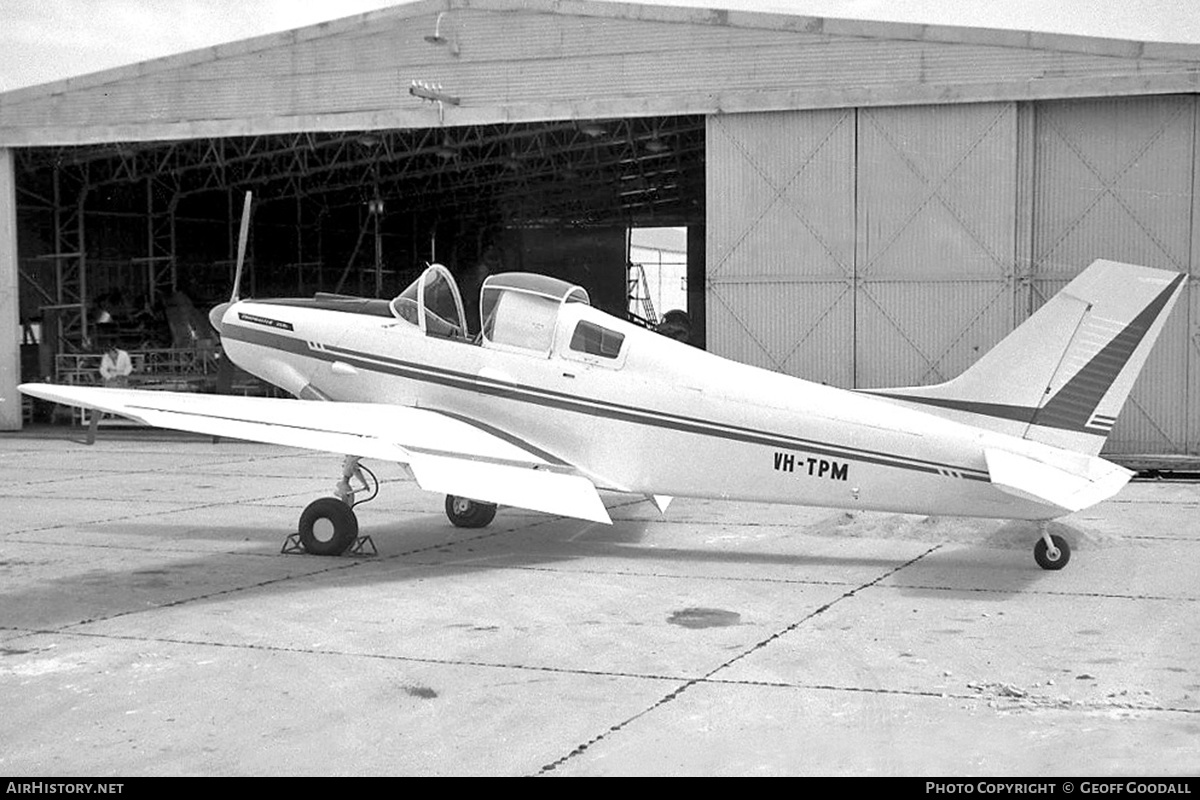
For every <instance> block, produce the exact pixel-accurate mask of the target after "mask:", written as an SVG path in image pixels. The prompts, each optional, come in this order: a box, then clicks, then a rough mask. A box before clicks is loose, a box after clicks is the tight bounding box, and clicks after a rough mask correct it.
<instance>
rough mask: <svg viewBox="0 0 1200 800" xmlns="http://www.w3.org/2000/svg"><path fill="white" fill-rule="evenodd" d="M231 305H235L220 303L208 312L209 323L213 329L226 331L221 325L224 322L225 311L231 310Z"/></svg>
mask: <svg viewBox="0 0 1200 800" xmlns="http://www.w3.org/2000/svg"><path fill="white" fill-rule="evenodd" d="M231 305H233V303H220V304H218V305H215V306H213V309H212V311H209V312H208V323H209V324H210V325H212V326H213V330H215V331H216V332H217V333H220V334H224V333H225V331H223V330H222V329H221V327H222V325H223V324H224V320H225V312H226V311H228V310H229V307H230V306H231Z"/></svg>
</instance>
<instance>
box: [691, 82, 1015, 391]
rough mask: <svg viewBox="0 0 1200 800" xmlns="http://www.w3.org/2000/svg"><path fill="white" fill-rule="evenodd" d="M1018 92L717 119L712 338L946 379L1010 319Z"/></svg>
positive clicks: (755, 354)
mask: <svg viewBox="0 0 1200 800" xmlns="http://www.w3.org/2000/svg"><path fill="white" fill-rule="evenodd" d="M1016 120H1017V114H1016V106H1015V104H1013V103H996V104H974V105H955V106H929V107H903V108H878V109H874V108H873V109H839V110H833V111H804V112H784V113H775V114H743V115H733V116H723V117H710V118H709V123H708V170H709V173H708V187H709V190H708V191H709V197H708V233H709V243H708V253H707V259H708V292H709V300H708V309H709V311H708V314H709V316H708V325H709V329H708V331H709V333H708V337H709V338H708V341H709V346H710V348H711V349H712V350H713V351H714V352H717V353H720V354H722V355H726V356H729V357H731V358H735V359H737V360H741V361H746V362H748V363H752V364H756V365H759V366H763V367H766V368H768V369H773V370H777V371H780V372H786V373H788V374H792V375H797V376H800V377H805V378H807V379H810V380H818V381H823V382H826V383H830V384H833V385H836V386H842V387H880V386H896V385H906V384H918V383H936V382H939V381H942V380H945V379H948V378H950V377H953V376H954V375H955V374H957V373H958V372H961V371H962V370H963V369H964V368H965V367H966V366H968V365H969V364H971V363H972V362H973V361H974V360H975V359H976V358H978V356H979V355H980V354H981V353H982V352H983V351H985V350H986V349H987V348H988V347H990V346H991V345H993V344H994V343H995V342H997V341H999V339H1000V338H1002V337H1003V336H1004V334H1005V333H1007V332H1008V331H1009V330H1011V328H1012V324H1013V321H1014V314H1015V309H1014V300H1015V296H1016V293H1015V292H1014V280H1013V275H1012V265H1013V263H1014V261H1015V224H1014V220H1015V208H1016V201H1015V193H1016V142H1017V137H1016Z"/></svg>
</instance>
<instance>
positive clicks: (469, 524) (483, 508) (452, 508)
mask: <svg viewBox="0 0 1200 800" xmlns="http://www.w3.org/2000/svg"><path fill="white" fill-rule="evenodd" d="M446 516H447V517H449V518H450V521H451V522H452V523H454V527H456V528H486V527H487V526H488V524H489V523H491V521H492V520H493V519H495V518H496V505H495V503H480V502H478V501H475V500H468V499H467V498H465V497H455V496H454V495H452V494H448V495H446Z"/></svg>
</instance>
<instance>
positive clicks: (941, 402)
mask: <svg viewBox="0 0 1200 800" xmlns="http://www.w3.org/2000/svg"><path fill="white" fill-rule="evenodd" d="M1185 278H1186V276H1185V275H1183V274H1181V273H1175V272H1167V271H1164V270H1157V269H1150V268H1148V267H1139V266H1135V265H1132V264H1121V263H1118V262H1115V261H1103V260H1099V261H1095V262H1093V263H1092V265H1091V266H1090V267H1088V268H1087V269H1085V270H1084V271H1083V272H1082V273H1080V274H1079V276H1078V277H1076V278H1075V280H1073V281H1071V282H1070V283H1069V284H1067V286H1066V287H1065V288H1064V289H1063V290H1062V291H1061V292H1059V293H1058V294H1056V295H1055V296H1054V297H1052V298H1051V299H1050V300H1049V301H1048V302H1047V303H1046V304H1045V305H1043V306H1042V307H1041V308H1040V309H1038V310H1037V312H1036V313H1034V314H1033V316H1031V317H1030V318H1029V319H1027V320H1026V321H1025V322H1024V323H1022V324H1021V325H1020V326H1019V327H1018V328H1017V329H1016V330H1014V331H1013V332H1012V333H1010V334H1009V335H1008V336H1007V337H1005V338H1004V339H1003V340H1002V341H1001V342H1000V343H999V344H997V345H996V346H995V347H994V348H992V350H990V351H989V352H988V353H987V354H986V355H984V356H983V358H981V359H979V361H977V362H976V363H975V364H974V365H972V366H971V367H970V368H969V369H968V370H967V371H966V372H964V373H963V374H962V375H959V376H958V377H957V378H955V379H953V380H951V381H948V382H946V383H942V384H938V385H936V386H914V387H908V388H903V389H878V390H872V392H871V393H872V394H876V395H880V396H882V397H888V398H891V399H895V400H900V401H903V402H905V403H913V404H916V405H918V406H919V407H921V408H923V409H924V410H926V411H929V412H931V413H936V414H939V415H941V416H945V417H947V418H950V419H954V420H957V421H960V422H965V423H968V424H970V425H975V426H976V427H981V428H987V429H989V430H995V431H1000V432H1002V433H1007V434H1010V435H1012V436H1018V437H1021V438H1024V439H1029V440H1032V441H1036V442H1041V443H1043V444H1048V445H1052V446H1054V447H1060V448H1065V449H1068V450H1073V451H1075V452H1078V453H1083V454H1087V455H1095V454H1097V453H1099V452H1100V448H1101V447H1102V446H1103V444H1104V441H1105V439H1107V438H1108V434H1109V432H1110V431H1111V430H1112V427H1113V424H1114V423H1115V422H1116V420H1117V415H1118V414H1119V413H1120V412H1121V407H1122V406H1123V405H1124V404H1125V399H1126V398H1127V397H1128V396H1129V392H1130V390H1131V389H1132V388H1133V383H1134V380H1136V378H1137V376H1138V373H1139V372H1140V371H1141V369H1142V366H1143V365H1144V364H1145V363H1146V358H1147V356H1149V354H1150V349H1151V348H1152V347H1153V346H1154V342H1155V340H1156V339H1157V338H1158V334H1159V332H1160V331H1161V330H1162V327H1163V324H1164V323H1165V322H1166V320H1167V317H1168V316H1169V315H1170V313H1171V309H1172V308H1173V307H1174V305H1175V302H1176V301H1177V300H1178V299H1179V295H1180V293H1181V292H1182V290H1183V284H1184V280H1185Z"/></svg>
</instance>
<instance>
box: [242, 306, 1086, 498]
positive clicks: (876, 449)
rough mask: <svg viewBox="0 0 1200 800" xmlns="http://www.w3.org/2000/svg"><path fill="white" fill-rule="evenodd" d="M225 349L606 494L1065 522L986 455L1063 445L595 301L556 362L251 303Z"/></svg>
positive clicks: (325, 392) (311, 392)
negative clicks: (813, 375) (442, 423)
mask: <svg viewBox="0 0 1200 800" xmlns="http://www.w3.org/2000/svg"><path fill="white" fill-rule="evenodd" d="M580 319H587V320H595V321H597V322H598V323H599V324H603V325H604V326H605V327H606V328H608V329H610V330H615V331H619V332H620V334H622V335H623V336H624V337H625V339H624V345H623V346H622V348H621V354H620V356H619V357H618V358H609V359H603V358H597V357H592V356H587V355H583V354H580V353H577V352H573V351H572V350H571V349H570V348H569V347H568V342H569V337H570V330H571V329H572V327H573V326H574V325H575V324H576V323H577V322H578V320H580ZM223 343H224V346H225V349H226V352H227V353H228V354H229V356H230V357H231V358H232V359H233V360H234V361H235V362H236V363H237V364H238V365H239V366H241V367H242V368H244V369H246V370H247V371H249V372H251V373H253V374H255V375H257V376H259V377H261V378H263V379H265V380H267V381H270V382H271V383H274V384H276V385H278V386H280V387H281V388H283V389H285V390H287V391H289V392H292V393H293V394H296V395H298V396H302V397H321V398H325V399H329V400H334V401H352V402H371V403H394V404H402V405H408V406H419V407H421V408H427V409H432V410H436V411H439V412H443V413H445V414H448V415H451V416H455V417H459V418H462V419H465V420H469V421H471V422H472V423H473V424H475V425H477V426H479V427H481V428H483V429H485V430H487V431H488V432H490V433H493V434H497V435H500V436H502V437H505V438H509V439H511V440H512V441H514V442H515V443H518V444H520V445H521V446H522V447H525V448H526V449H529V450H533V451H534V452H537V453H538V454H540V455H542V456H543V457H545V458H547V459H548V460H551V461H561V462H563V463H565V464H569V465H572V466H573V467H575V468H577V469H578V470H579V471H580V472H582V473H583V474H584V475H586V476H587V477H589V478H590V479H591V480H592V481H593V482H595V483H596V485H597V486H598V487H600V488H608V489H615V490H619V491H625V492H635V493H638V494H644V495H666V496H681V497H708V498H722V499H729V500H753V501H765V502H773V503H789V504H797V505H817V506H830V507H838V508H847V509H872V510H889V511H897V512H910V513H922V514H949V515H962V516H979V517H996V518H1016V519H1047V518H1051V517H1054V516H1058V515H1059V514H1061V513H1063V511H1062V510H1061V509H1056V508H1054V507H1051V506H1047V505H1043V504H1040V503H1036V502H1033V501H1031V500H1025V499H1022V498H1019V497H1016V496H1013V495H1012V494H1008V493H1005V492H1002V491H1000V490H999V489H997V488H995V487H994V486H993V485H992V483H991V482H990V480H989V477H988V468H987V463H986V461H985V456H984V448H985V447H993V448H995V447H999V448H1002V449H1005V450H1008V451H1011V452H1015V453H1021V454H1027V455H1030V456H1032V457H1044V456H1046V455H1047V454H1048V453H1049V451H1051V450H1053V448H1048V447H1047V446H1045V445H1039V444H1037V443H1034V442H1029V441H1026V440H1024V439H1020V438H1016V437H1013V436H1008V435H1005V434H1000V433H995V432H991V431H987V430H983V429H979V428H975V427H972V426H969V425H964V424H961V423H956V422H951V421H948V420H945V419H942V418H939V417H937V416H934V415H931V414H926V413H923V412H920V411H915V410H912V409H909V408H905V407H902V406H900V405H899V404H897V403H894V402H892V401H889V400H884V399H880V398H876V397H871V396H868V395H863V394H859V393H855V392H851V391H846V390H842V389H837V388H833V387H828V386H822V385H818V384H814V383H810V382H808V381H804V380H801V379H798V378H793V377H790V376H785V375H780V374H778V373H773V372H769V371H766V370H762V369H758V368H755V367H750V366H747V365H744V364H738V363H736V362H732V361H729V360H727V359H724V358H721V357H719V356H715V355H712V354H709V353H706V352H703V351H701V350H698V349H696V348H693V347H689V346H687V345H684V344H681V343H678V342H675V341H672V340H670V339H667V338H665V337H662V336H659V335H658V334H655V333H653V332H651V331H647V330H645V329H642V328H639V327H637V326H634V325H631V324H629V323H626V322H623V321H621V320H617V319H615V318H613V317H611V316H608V315H606V314H604V313H602V312H600V311H598V310H596V309H594V308H591V307H590V306H587V305H585V304H582V303H572V304H567V305H564V306H563V307H562V311H561V313H560V316H559V319H558V325H557V330H556V332H555V336H554V345H553V348H552V349H551V351H550V353H549V355H546V354H534V353H530V352H521V351H519V350H518V349H516V348H500V347H497V346H495V345H491V344H490V343H486V342H485V343H484V344H475V343H472V342H468V341H465V340H461V339H446V338H438V337H434V336H426V335H424V334H422V332H421V331H420V329H419V328H417V327H416V326H415V325H412V324H410V323H408V322H405V321H403V320H399V319H395V318H387V317H382V316H372V315H368V314H359V313H345V312H340V311H329V310H323V309H317V308H309V307H302V306H301V305H299V304H297V305H289V304H287V302H286V301H284V302H271V303H255V302H253V301H242V302H240V303H237V304H236V305H234V306H233V307H232V308H230V309H229V310H228V311H227V312H226V314H225V317H224V325H223ZM1049 455H1050V456H1051V457H1053V456H1054V453H1049Z"/></svg>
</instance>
